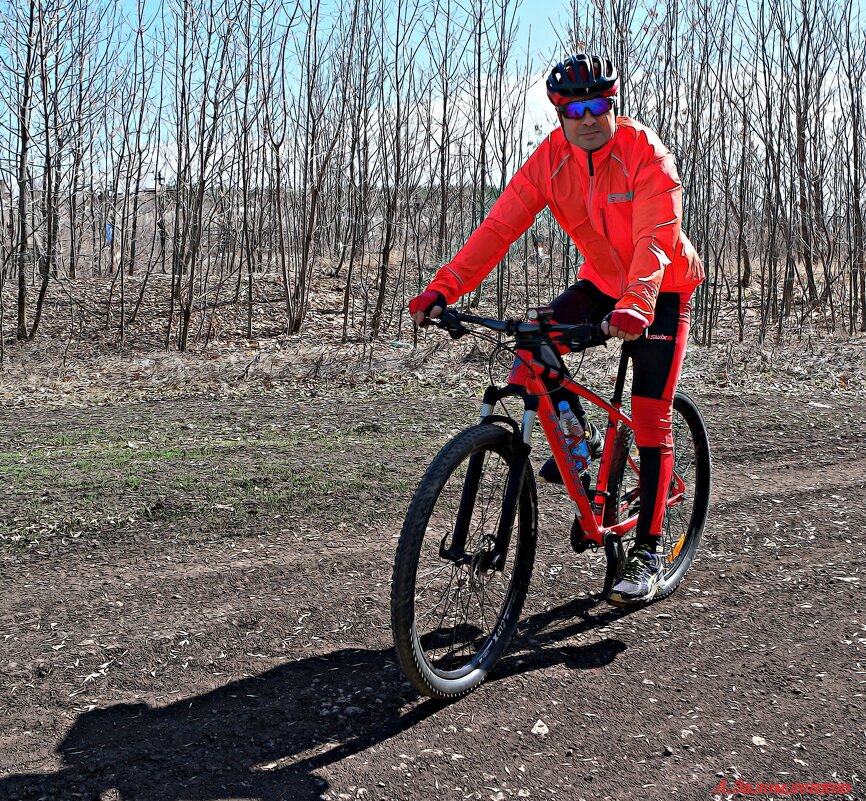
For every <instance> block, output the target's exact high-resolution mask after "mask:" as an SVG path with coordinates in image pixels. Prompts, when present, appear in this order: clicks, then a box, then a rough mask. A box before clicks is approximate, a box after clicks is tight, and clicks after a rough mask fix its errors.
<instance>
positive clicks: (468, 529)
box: [391, 424, 538, 699]
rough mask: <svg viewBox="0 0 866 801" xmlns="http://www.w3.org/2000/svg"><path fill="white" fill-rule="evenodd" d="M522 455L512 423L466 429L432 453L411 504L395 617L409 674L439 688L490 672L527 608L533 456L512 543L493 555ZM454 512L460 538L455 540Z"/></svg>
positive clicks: (398, 562) (396, 577)
mask: <svg viewBox="0 0 866 801" xmlns="http://www.w3.org/2000/svg"><path fill="white" fill-rule="evenodd" d="M517 459H518V456H517V454H516V453H515V449H514V435H513V434H512V433H511V432H510V431H507V430H505V429H504V428H500V427H499V426H496V425H492V424H482V425H479V426H475V427H474V428H470V429H467V430H466V431H464V432H462V433H461V434H459V435H458V436H456V437H455V438H454V439H453V440H451V441H450V442H449V443H448V444H447V445H446V446H445V447H444V448H443V449H442V450H441V451H440V452H439V454H438V456H437V457H436V458H435V459H434V460H433V462H432V464H431V465H430V467H429V468H428V469H427V472H426V473H425V474H424V477H423V479H422V480H421V483H420V485H419V486H418V489H417V491H416V492H415V496H414V498H413V499H412V503H411V504H410V506H409V510H408V512H407V514H406V520H405V522H404V524H403V530H402V532H401V534H400V541H399V544H398V546H397V555H396V557H395V560H394V574H393V581H392V585H391V627H392V631H393V635H394V644H395V646H396V650H397V656H398V658H399V660H400V664H401V666H402V667H403V670H404V671H405V673H406V676H407V677H408V678H409V680H410V681H411V682H412V684H413V685H414V687H415V688H416V689H417V690H418V691H419V692H421V693H423V694H425V695H429V696H431V697H433V698H443V699H445V698H456V697H457V696H460V695H463V694H465V693H467V692H469V691H470V690H472V689H474V688H475V687H476V686H477V685H479V684H480V683H481V682H482V681H484V679H485V677H486V676H487V674H488V672H489V671H490V669H491V668H492V667H493V665H494V664H495V663H496V660H497V659H499V657H500V656H501V655H502V653H503V651H504V650H505V648H506V646H507V645H508V642H509V640H510V639H511V635H512V634H513V633H514V628H515V626H516V625H517V621H518V618H519V616H520V612H521V610H522V608H523V603H524V601H525V599H526V593H527V590H528V588H529V580H530V578H531V576H532V566H533V562H534V560H535V546H536V539H537V526H538V523H537V517H538V515H537V499H536V490H535V478H534V476H533V475H532V470H531V468H530V465H529V462H528V461H524V462H523V464H524V465H525V467H524V470H523V480H522V484H521V489H520V495H519V501H518V505H517V511H516V514H515V515H514V523H513V525H512V527H511V532H510V537H509V542H508V547H507V550H505V551H504V553H503V554H502V561H501V562H499V563H498V564H497V565H495V566H491V564H490V561H491V559H490V554H491V553H493V551H494V545H495V544H496V538H497V532H498V530H499V521H500V518H501V516H502V509H503V501H504V498H505V488H506V483H507V481H508V477H509V473H510V471H511V468H512V465H514V464H515V463H516V460H517ZM458 513H459V516H460V520H461V521H462V522H463V531H464V532H465V535H466V538H465V544H464V545H463V546H462V547H459V543H458V544H457V546H455V531H457V530H458Z"/></svg>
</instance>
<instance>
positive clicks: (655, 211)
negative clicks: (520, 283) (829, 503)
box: [409, 53, 704, 604]
mask: <svg viewBox="0 0 866 801" xmlns="http://www.w3.org/2000/svg"><path fill="white" fill-rule="evenodd" d="M618 89H619V75H618V73H617V70H616V68H615V67H614V66H613V64H612V63H611V61H610V60H609V59H607V58H605V57H602V56H597V55H590V54H585V53H580V54H577V55H572V56H569V57H568V58H566V59H565V60H564V61H563V62H561V63H560V64H557V65H556V66H555V67H554V68H553V70H552V71H551V73H550V75H549V76H548V78H547V96H548V97H549V98H550V101H551V103H553V105H554V106H555V107H556V111H557V115H558V117H559V122H560V126H561V127H559V128H557V129H556V130H554V131H553V132H552V133H550V134H549V135H548V136H547V138H546V139H545V140H544V141H543V142H542V143H541V144H540V145H539V146H538V147H537V148H536V150H535V151H534V152H533V153H532V155H530V157H529V158H528V160H527V161H526V163H525V164H524V165H523V166H522V167H521V168H520V169H519V170H518V172H517V174H516V175H515V176H514V177H513V178H512V179H511V181H510V182H509V184H508V186H506V188H505V190H504V191H503V193H502V195H501V196H500V197H499V199H498V200H497V201H496V203H494V204H493V208H491V210H490V213H489V214H488V215H487V217H486V218H485V220H484V221H483V222H482V223H481V225H480V226H479V227H478V228H477V229H476V231H475V232H474V233H473V234H472V235H471V236H470V237H469V240H468V241H467V242H466V244H465V245H464V246H463V248H462V249H461V250H460V251H459V252H458V253H457V255H456V256H455V257H454V259H453V260H452V261H451V262H450V263H449V264H446V265H445V266H444V267H442V268H441V269H440V270H439V271H438V272H437V273H436V275H435V276H434V278H433V280H432V281H431V282H430V285H429V286H428V287H427V289H426V290H425V291H424V292H422V293H421V294H420V295H418V296H417V297H415V298H413V299H412V300H411V301H410V302H409V311H410V313H411V314H412V318H413V320H414V321H415V322H416V323H421V322H423V321H424V320H426V319H427V318H428V317H433V318H435V317H438V316H439V315H440V314H441V313H442V310H443V309H444V308H445V307H446V305H447V304H448V303H454V302H455V301H456V300H457V299H458V298H459V297H461V296H462V295H464V294H466V293H467V292H471V291H472V290H473V289H475V288H476V287H477V286H478V285H479V284H480V283H481V281H482V280H483V279H484V278H485V276H487V274H488V273H489V272H490V271H491V270H492V269H493V268H494V267H495V266H496V264H498V263H499V262H500V261H501V260H502V258H503V257H504V256H505V254H506V252H507V251H508V248H509V247H510V246H511V244H512V243H514V242H515V241H516V240H517V239H518V238H519V237H520V236H521V235H522V234H523V233H524V232H525V231H526V230H527V229H528V228H529V227H530V226H531V225H532V223H533V221H534V219H535V215H536V214H538V213H539V212H540V211H541V210H542V209H543V208H544V207H545V206H547V207H549V208H550V210H551V212H552V213H553V216H554V218H555V219H556V221H557V222H558V223H559V224H560V225H561V226H562V228H563V229H564V230H565V231H566V233H567V234H568V235H569V236H570V237H571V239H572V240H573V242H574V244H575V246H576V247H577V249H578V250H579V251H580V253H581V254H582V255H583V257H584V262H583V264H582V265H581V267H580V270H579V271H578V276H577V277H578V281H577V283H576V284H574V285H573V286H571V287H569V288H568V289H567V290H566V291H565V292H564V293H563V294H561V295H560V296H559V297H557V298H556V299H554V301H553V302H552V304H551V305H552V307H553V309H554V319H555V321H556V322H557V323H565V324H578V323H587V322H591V323H601V324H602V328H603V329H604V330H605V332H606V333H608V334H609V335H610V336H613V337H618V338H619V339H621V340H623V341H624V342H625V343H627V344H625V345H624V346H623V347H626V348H628V349H629V353H630V356H631V358H632V368H633V380H632V402H631V409H632V419H633V421H634V429H635V441H636V444H637V447H638V450H639V452H640V474H641V481H640V511H639V515H638V521H637V527H636V536H635V543H634V545H633V547H632V548H631V550H630V551H629V554H628V559H627V561H626V564H625V567H624V569H623V572H622V576H621V577H620V579H619V581H618V582H617V583H616V584H615V585H614V586H613V588H612V590H611V592H610V595H609V598H610V600H612V601H615V602H618V603H624V604H637V603H642V602H644V601H646V600H649V599H650V598H652V596H653V594H654V593H655V591H656V588H657V586H658V583H659V580H660V578H661V575H662V573H663V570H664V567H663V563H662V559H661V557H660V556H658V555H657V550H658V544H659V540H660V538H661V533H662V523H663V521H664V515H665V508H666V507H665V499H666V497H667V489H668V487H669V485H670V482H671V476H672V472H673V434H672V431H671V418H672V413H673V397H674V392H675V391H676V385H677V381H678V379H679V375H680V371H681V369H682V364H683V359H684V357H685V350H686V344H687V340H688V333H689V320H690V299H691V296H692V293H693V292H694V290H695V288H696V287H697V286H698V285H699V284H700V283H701V282H702V281H703V280H704V269H703V265H702V263H701V260H700V258H699V256H698V254H697V252H696V251H695V249H694V247H693V246H692V244H691V242H689V240H688V238H687V237H686V235H685V233H683V231H682V230H681V223H682V184H681V183H680V179H679V175H678V174H677V169H676V166H675V164H674V159H673V156H672V155H671V153H670V151H669V150H668V149H667V148H666V147H665V146H664V145H663V144H662V142H661V140H660V139H659V137H658V135H657V134H656V133H654V132H653V131H651V130H650V129H649V128H646V127H644V126H643V125H640V124H639V123H637V122H635V121H634V120H632V119H630V118H628V117H617V116H616V108H617V93H618ZM517 369H521V368H520V367H519V366H518V367H517ZM524 369H525V368H524ZM560 391H561V390H560ZM554 400H558V398H557V399H554ZM568 400H569V403H571V405H572V408H573V409H574V411H575V412H576V414H578V416H579V417H581V419H582V420H584V421H585V415H584V413H583V410H582V409H581V408H580V404H579V400H578V399H577V398H575V397H571V398H569V399H568ZM554 405H556V404H554ZM588 436H589V437H590V438H591V439H593V438H595V439H596V440H597V441H600V439H601V437H600V434H598V432H595V431H594V430H592V428H588ZM590 444H591V445H592V444H593V443H592V442H591V443H590ZM539 475H540V476H541V477H542V478H543V479H546V480H548V481H552V482H556V483H561V482H562V478H561V476H560V475H559V471H558V469H557V467H556V464H555V462H553V460H552V459H550V460H548V462H547V463H546V464H545V465H544V466H543V467H542V468H541V470H540V471H539ZM579 525H580V524H579V521H578V520H575V526H579Z"/></svg>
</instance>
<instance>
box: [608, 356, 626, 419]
mask: <svg viewBox="0 0 866 801" xmlns="http://www.w3.org/2000/svg"><path fill="white" fill-rule="evenodd" d="M628 360H629V354H628V352H627V350H626V345H625V343H624V344H623V346H622V348H621V350H620V352H619V370H617V373H616V384H614V387H613V397H612V398H611V399H610V402H611V405H613V406H621V405H622V393H623V390H624V389H625V374H626V372H627V371H628Z"/></svg>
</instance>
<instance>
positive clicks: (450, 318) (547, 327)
mask: <svg viewBox="0 0 866 801" xmlns="http://www.w3.org/2000/svg"><path fill="white" fill-rule="evenodd" d="M464 323H469V324H470V325H478V326H481V327H483V328H488V329H490V330H491V331H496V332H497V333H500V334H507V335H508V336H511V337H514V339H515V340H516V342H517V344H518V345H524V346H530V345H533V344H542V343H551V342H553V343H555V344H557V345H560V344H561V345H568V346H570V347H571V348H572V349H573V350H585V349H586V348H593V347H596V346H598V345H604V344H605V343H606V342H607V341H608V340H609V339H610V336H609V335H608V334H605V333H604V331H603V330H602V327H601V326H600V325H597V324H595V323H581V324H580V325H561V324H559V323H550V322H547V321H546V320H539V321H537V322H526V321H525V320H497V319H495V318H491V317H477V316H475V315H473V314H461V313H460V312H455V311H452V310H451V309H445V310H444V311H443V312H442V314H441V315H440V316H439V317H437V318H436V319H430V320H427V321H425V322H424V323H423V324H422V325H435V326H436V327H437V328H442V329H444V330H445V331H447V332H448V333H449V334H450V336H451V337H452V339H460V337H463V336H465V335H466V334H470V333H472V332H471V331H470V329H468V328H467V327H466V326H465V325H464Z"/></svg>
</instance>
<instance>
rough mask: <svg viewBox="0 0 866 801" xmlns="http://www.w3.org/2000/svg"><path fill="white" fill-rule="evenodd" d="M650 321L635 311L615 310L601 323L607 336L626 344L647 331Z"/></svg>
mask: <svg viewBox="0 0 866 801" xmlns="http://www.w3.org/2000/svg"><path fill="white" fill-rule="evenodd" d="M648 325H649V320H647V318H646V317H644V316H643V315H642V314H641V313H640V312H636V311H635V310H634V309H614V310H613V311H612V312H611V313H610V314H609V315H608V316H607V317H606V318H605V319H604V320H603V321H602V323H601V328H602V330H603V331H604V333H605V334H608V335H610V336H612V337H618V338H619V339H622V340H623V341H625V342H631V341H632V340H633V339H637V338H638V337H639V336H640V335H641V334H643V332H644V331H645V330H646V328H647V326H648Z"/></svg>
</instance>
